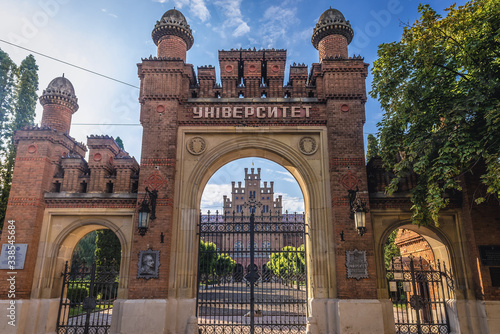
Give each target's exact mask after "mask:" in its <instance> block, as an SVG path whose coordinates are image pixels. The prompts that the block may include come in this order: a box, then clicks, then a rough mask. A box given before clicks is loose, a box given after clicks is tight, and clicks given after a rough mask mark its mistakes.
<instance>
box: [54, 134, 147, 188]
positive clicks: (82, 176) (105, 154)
mask: <svg viewBox="0 0 500 334" xmlns="http://www.w3.org/2000/svg"><path fill="white" fill-rule="evenodd" d="M87 145H88V147H89V161H88V162H87V161H86V160H85V158H84V156H85V152H84V151H83V152H82V151H78V152H76V151H74V150H73V151H71V152H70V153H66V152H64V153H63V154H62V155H60V156H59V159H58V161H57V162H55V165H56V166H57V169H56V172H55V173H54V174H53V178H52V187H51V189H50V190H49V192H53V193H59V192H60V193H81V194H83V193H133V192H137V179H138V172H139V164H138V163H137V161H136V160H135V158H134V157H131V156H130V155H129V154H128V153H127V152H125V151H124V150H122V149H121V148H119V147H118V144H117V143H116V141H115V140H114V139H113V137H110V136H95V135H92V136H89V137H88V138H87ZM85 150H86V149H85Z"/></svg>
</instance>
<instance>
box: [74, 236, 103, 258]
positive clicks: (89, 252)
mask: <svg viewBox="0 0 500 334" xmlns="http://www.w3.org/2000/svg"><path fill="white" fill-rule="evenodd" d="M96 237H97V233H96V231H92V232H90V233H88V234H86V235H85V236H84V237H83V238H81V239H80V241H78V243H77V244H76V246H75V249H74V250H73V259H72V260H71V262H72V263H73V262H75V261H76V262H80V261H85V263H86V264H91V263H93V262H94V258H95V247H96V246H95V241H96Z"/></svg>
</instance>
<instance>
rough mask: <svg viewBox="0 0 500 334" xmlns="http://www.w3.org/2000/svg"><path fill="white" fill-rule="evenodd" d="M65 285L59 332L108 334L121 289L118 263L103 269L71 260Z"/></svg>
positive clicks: (63, 287)
mask: <svg viewBox="0 0 500 334" xmlns="http://www.w3.org/2000/svg"><path fill="white" fill-rule="evenodd" d="M62 278H63V284H62V291H61V301H60V303H59V314H58V316H57V333H59V334H106V333H109V328H110V326H111V315H112V307H113V302H114V300H115V299H116V295H117V292H118V281H117V278H118V272H117V270H115V269H114V266H113V265H111V266H110V267H105V268H102V269H101V268H99V270H96V264H95V263H93V264H92V265H91V266H90V267H89V266H86V265H85V264H81V265H79V264H75V263H73V264H72V266H71V269H70V268H68V262H66V266H65V267H64V273H62Z"/></svg>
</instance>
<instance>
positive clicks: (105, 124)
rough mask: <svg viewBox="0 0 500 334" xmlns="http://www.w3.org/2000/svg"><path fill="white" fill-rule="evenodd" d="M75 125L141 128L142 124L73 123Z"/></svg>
mask: <svg viewBox="0 0 500 334" xmlns="http://www.w3.org/2000/svg"><path fill="white" fill-rule="evenodd" d="M73 125H104V126H107V125H119V126H140V125H141V124H140V123H128V124H127V123H71V126H73Z"/></svg>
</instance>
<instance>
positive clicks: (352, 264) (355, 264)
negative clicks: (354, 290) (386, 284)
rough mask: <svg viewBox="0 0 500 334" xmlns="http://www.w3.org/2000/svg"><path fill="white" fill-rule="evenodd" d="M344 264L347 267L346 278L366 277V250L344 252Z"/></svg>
mask: <svg viewBox="0 0 500 334" xmlns="http://www.w3.org/2000/svg"><path fill="white" fill-rule="evenodd" d="M345 266H346V267H347V278H355V279H357V280H358V281H359V280H360V279H361V278H368V262H367V261H366V251H360V250H357V249H355V250H352V251H346V252H345Z"/></svg>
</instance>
